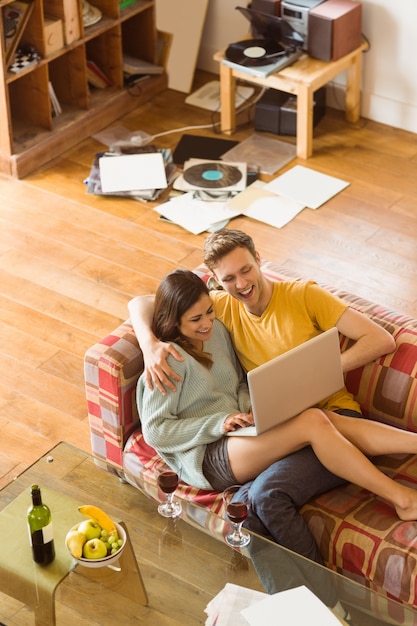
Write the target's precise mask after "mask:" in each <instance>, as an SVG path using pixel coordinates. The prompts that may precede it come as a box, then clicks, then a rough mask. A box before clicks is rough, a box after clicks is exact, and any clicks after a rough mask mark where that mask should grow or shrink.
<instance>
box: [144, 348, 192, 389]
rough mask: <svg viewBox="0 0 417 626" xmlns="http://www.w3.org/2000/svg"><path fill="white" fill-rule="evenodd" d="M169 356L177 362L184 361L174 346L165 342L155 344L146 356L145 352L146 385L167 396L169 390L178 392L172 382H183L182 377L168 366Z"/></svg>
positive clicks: (147, 351)
mask: <svg viewBox="0 0 417 626" xmlns="http://www.w3.org/2000/svg"><path fill="white" fill-rule="evenodd" d="M169 354H171V355H172V356H173V357H174V359H176V360H177V361H183V360H184V359H183V358H182V356H181V354H180V353H179V352H178V350H176V349H175V348H174V346H173V345H171V344H170V343H165V342H163V341H155V342H153V344H152V349H147V350H146V354H145V352H144V360H145V365H144V372H145V377H146V384H147V385H148V387H149V389H153V388H154V386H155V387H157V388H158V389H159V391H160V392H161V393H162V394H163V395H166V390H167V389H169V390H170V391H176V387H175V385H174V383H173V382H172V381H175V380H176V381H178V382H179V381H181V377H180V376H178V374H176V373H175V372H174V370H173V369H171V368H170V366H169V365H168V362H167V359H168V355H169Z"/></svg>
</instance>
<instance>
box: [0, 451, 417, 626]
mask: <svg viewBox="0 0 417 626" xmlns="http://www.w3.org/2000/svg"><path fill="white" fill-rule="evenodd" d="M34 483H37V484H39V485H40V487H41V489H42V494H43V499H44V501H45V502H46V503H47V504H48V505H49V507H50V508H51V511H52V515H53V521H54V530H55V548H56V554H57V556H56V559H55V561H54V562H53V563H52V564H51V565H50V566H47V567H46V568H42V567H40V566H37V565H35V564H34V563H33V561H32V557H31V550H30V547H29V543H28V532H27V528H26V509H27V507H28V505H29V501H30V486H31V485H32V484H34ZM81 504H96V505H97V506H100V507H101V508H102V509H103V510H105V511H106V512H107V513H108V514H109V515H110V516H111V517H112V518H113V519H114V520H115V521H120V522H122V523H123V524H124V526H125V528H126V530H127V534H128V540H127V544H126V548H125V550H124V551H123V554H122V557H121V558H120V560H119V561H118V562H117V563H116V564H115V567H114V568H113V569H110V568H107V567H105V568H100V569H87V568H85V567H82V566H80V565H76V566H75V563H74V560H73V559H72V558H71V556H70V555H69V553H68V551H67V549H66V547H65V543H64V540H65V535H66V532H67V531H68V529H69V528H70V527H71V526H72V525H74V524H76V523H77V522H78V521H81V519H84V518H83V517H82V516H81V514H80V513H79V512H78V511H77V507H78V506H79V505H81ZM207 516H209V518H212V520H211V519H209V523H208V524H207ZM200 520H204V522H205V526H206V529H205V530H203V528H202V527H200V526H199V523H200ZM210 521H212V522H213V523H212V526H213V528H214V527H218V524H216V516H214V515H212V514H210V513H208V512H207V511H206V510H205V509H201V508H199V507H197V506H195V505H193V504H188V503H187V504H185V505H183V514H182V518H181V519H178V520H175V521H173V520H167V519H166V518H163V517H161V516H160V515H159V514H158V512H157V503H156V502H154V501H153V500H151V499H149V498H148V497H146V496H145V495H143V494H142V493H141V492H139V491H138V490H137V489H136V488H134V487H132V486H131V485H129V484H126V483H122V482H120V481H119V480H118V479H117V477H116V476H114V475H112V474H109V473H107V472H105V471H103V470H102V469H100V468H98V467H97V466H96V465H95V463H94V459H93V457H92V456H91V455H89V454H87V453H85V452H83V451H81V450H79V449H78V448H75V447H73V446H71V445H69V444H66V443H60V444H58V445H57V446H55V447H54V448H53V449H52V450H51V451H50V452H48V454H46V455H45V456H43V457H41V458H40V459H39V460H38V461H37V462H36V463H34V464H33V465H32V466H31V467H29V468H28V469H27V470H26V471H25V472H23V473H22V474H21V475H20V476H18V477H17V478H16V479H15V480H14V481H12V482H11V483H9V484H8V485H7V486H6V487H5V488H4V489H2V490H1V491H0V536H1V537H2V542H1V546H2V547H1V548H0V594H1V595H0V621H2V620H3V621H6V623H7V619H6V618H7V614H3V612H2V608H1V607H2V605H5V604H6V605H7V606H12V608H10V612H9V614H8V615H9V617H10V615H11V612H12V611H15V612H18V611H22V612H25V621H24V623H25V624H36V626H49V624H51V625H52V624H55V623H56V624H57V625H58V626H67V625H68V626H70V625H71V626H72V624H79V625H80V626H84V625H85V626H87V625H88V626H107V625H108V626H113V625H114V624H115V623H119V624H121V625H122V626H129V625H130V624H132V625H133V624H138V623H141V624H149V626H155V624H158V626H175V625H176V624H178V625H179V624H181V625H182V626H188V625H189V626H195V625H196V624H204V622H205V619H206V615H205V612H204V610H205V608H206V606H207V604H208V603H209V602H210V600H212V598H214V597H215V596H216V595H217V594H218V593H219V592H220V591H221V590H222V589H223V588H224V587H225V585H226V583H234V584H235V585H239V586H242V587H246V588H249V589H253V590H257V591H263V592H265V591H266V592H268V593H274V592H277V591H283V590H286V589H291V588H294V587H299V586H301V585H304V586H306V587H308V588H309V589H310V590H311V591H313V593H315V595H317V596H318V597H319V598H320V599H321V600H322V601H323V602H325V603H326V604H327V605H329V603H331V602H333V600H334V598H337V599H339V600H340V601H341V602H342V604H343V605H344V606H345V607H346V608H347V609H348V610H349V611H350V613H351V615H352V617H353V619H354V624H355V626H382V624H393V625H400V624H401V625H402V626H405V625H407V626H408V625H410V626H411V625H413V624H415V623H416V624H417V613H416V612H415V611H414V610H412V609H411V608H410V607H405V606H403V605H401V604H398V603H396V602H394V601H391V600H388V599H387V598H385V597H383V596H380V595H379V594H376V593H374V592H371V591H369V590H368V589H366V588H365V587H363V586H361V585H359V584H357V583H355V582H353V581H351V580H349V579H347V578H345V577H343V576H340V575H338V574H336V573H334V572H331V571H329V570H327V569H326V568H324V567H321V566H319V565H317V564H316V563H312V562H311V561H308V560H307V559H304V558H303V557H301V556H299V555H297V554H294V553H292V552H290V551H288V550H286V549H284V548H282V547H280V546H278V545H277V544H275V543H272V542H270V541H268V540H266V539H264V538H262V537H260V536H258V535H255V534H253V533H251V535H252V536H251V542H250V544H249V546H248V548H245V549H244V552H243V553H242V554H241V553H239V552H237V551H236V550H233V549H232V548H230V547H228V546H227V545H226V544H225V543H224V542H223V541H219V540H218V538H215V537H214V536H213V535H212V534H211V533H210V531H209V530H207V528H210ZM6 598H7V599H8V602H7V603H5V602H3V600H4V599H6ZM28 608H30V609H31V612H30V613H28ZM13 623H15V622H13ZM16 623H20V621H19V620H17V621H16ZM342 623H343V622H342Z"/></svg>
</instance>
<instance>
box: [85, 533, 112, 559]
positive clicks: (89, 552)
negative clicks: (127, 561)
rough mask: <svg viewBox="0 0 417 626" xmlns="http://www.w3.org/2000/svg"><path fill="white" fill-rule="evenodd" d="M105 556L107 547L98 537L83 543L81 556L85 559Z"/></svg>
mask: <svg viewBox="0 0 417 626" xmlns="http://www.w3.org/2000/svg"><path fill="white" fill-rule="evenodd" d="M105 556H107V547H106V544H105V543H104V541H102V540H101V539H98V538H97V537H96V538H95V539H89V540H88V541H87V542H86V543H85V544H84V545H83V557H84V558H85V559H103V558H104V557H105Z"/></svg>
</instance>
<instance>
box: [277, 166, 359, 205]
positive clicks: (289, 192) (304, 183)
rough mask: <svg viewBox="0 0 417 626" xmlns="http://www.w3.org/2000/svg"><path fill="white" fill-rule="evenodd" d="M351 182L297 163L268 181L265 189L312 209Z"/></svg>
mask: <svg viewBox="0 0 417 626" xmlns="http://www.w3.org/2000/svg"><path fill="white" fill-rule="evenodd" d="M349 184H350V183H348V182H346V181H344V180H341V179H339V178H334V177H333V176H328V175H327V174H322V173H321V172H316V171H315V170H312V169H309V168H308V167H304V166H303V165H296V166H295V167H293V168H292V169H290V170H288V172H285V174H281V176H277V178H274V179H273V180H271V182H269V183H267V185H265V189H267V190H269V191H274V192H275V193H277V194H279V195H282V196H285V197H286V198H290V199H291V200H294V201H296V202H300V203H301V204H303V205H304V206H306V207H309V208H310V209H318V208H319V207H320V206H321V205H322V204H324V203H325V202H327V200H330V198H332V197H333V196H335V195H336V194H337V193H339V192H340V191H342V190H343V189H345V187H348V186H349Z"/></svg>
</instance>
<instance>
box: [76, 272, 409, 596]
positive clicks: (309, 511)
mask: <svg viewBox="0 0 417 626" xmlns="http://www.w3.org/2000/svg"><path fill="white" fill-rule="evenodd" d="M262 270H263V272H264V273H265V274H266V275H267V276H268V277H269V278H271V279H273V280H294V279H296V280H303V279H304V278H305V277H303V276H299V275H295V274H294V273H292V272H290V271H288V270H286V269H285V268H281V267H279V266H277V265H275V264H273V263H271V262H268V261H266V262H263V265H262ZM195 271H196V273H198V274H199V275H200V276H201V277H202V278H204V279H207V278H208V276H207V272H206V269H205V268H204V266H200V267H198V268H196V270H195ZM322 286H323V287H325V288H326V289H328V290H329V291H331V292H332V293H334V294H335V295H337V296H339V297H340V298H342V299H343V300H344V301H346V302H348V303H349V304H350V306H351V307H352V308H354V309H356V310H358V311H361V312H362V313H364V314H366V315H368V316H369V317H370V318H371V319H373V320H374V321H375V322H377V323H378V324H381V325H382V326H384V327H385V328H386V329H387V330H389V332H390V333H391V334H392V335H393V336H394V337H395V339H396V342H397V348H396V350H395V352H394V353H393V354H391V355H387V356H384V357H382V358H380V359H378V360H376V361H375V362H372V363H370V364H367V365H366V366H364V367H362V368H359V369H357V370H355V371H353V372H350V373H349V374H348V375H347V387H348V389H349V390H350V391H351V392H352V393H353V394H354V395H355V397H356V399H357V400H358V401H359V403H360V405H361V407H362V410H363V412H364V415H365V416H367V417H368V418H369V419H375V420H379V421H383V422H385V423H389V424H393V425H395V426H398V427H400V428H405V429H408V430H413V431H417V381H416V378H417V321H416V320H412V319H410V318H408V317H406V316H404V315H400V314H398V313H396V312H394V311H390V310H388V309H386V308H384V307H381V306H379V305H377V304H374V303H372V302H369V301H367V300H364V299H362V298H358V297H356V296H354V295H352V294H349V293H346V292H344V291H340V290H337V289H334V288H332V287H329V286H327V285H322ZM348 345H349V342H348V340H347V339H346V338H345V337H341V347H342V350H343V349H346V347H348ZM142 368H143V360H142V353H141V351H140V348H139V346H138V344H137V341H136V337H135V335H134V333H133V329H132V326H131V324H130V322H129V320H128V321H126V322H124V323H123V324H122V325H121V326H119V328H117V329H116V330H115V331H113V333H111V334H110V335H109V336H108V337H106V338H105V339H103V340H102V341H100V342H99V343H98V344H96V345H95V346H93V347H92V348H90V349H89V350H88V351H87V353H86V355H85V386H86V395H87V406H88V415H89V422H90V432H91V447H92V452H93V455H94V457H95V458H96V462H97V464H99V465H100V466H102V467H103V468H105V469H107V470H109V471H112V472H115V473H117V474H118V475H119V476H123V477H124V478H125V479H126V480H127V481H128V482H129V483H131V484H133V485H134V486H136V487H137V488H139V489H141V490H142V491H144V493H146V494H147V495H148V496H149V497H151V498H153V499H156V500H158V499H160V498H159V494H158V487H157V484H156V479H155V468H158V467H161V466H163V461H162V460H161V459H160V458H159V457H158V455H157V454H156V452H155V450H153V449H152V448H150V447H149V446H148V445H147V444H146V443H145V441H144V440H143V437H142V434H141V431H140V422H139V416H138V413H137V408H136V402H135V390H136V382H137V378H138V376H139V374H140V372H141V370H142ZM375 463H376V464H377V465H378V466H379V467H380V468H381V469H382V470H383V471H384V472H386V473H387V474H389V475H390V476H392V477H393V478H395V479H396V480H399V481H401V482H403V483H405V484H409V485H411V486H413V487H415V488H416V489H417V458H415V457H413V456H407V455H393V456H386V457H378V458H377V459H375ZM177 493H178V496H179V497H181V498H182V499H183V500H184V502H186V501H187V500H192V501H193V502H195V503H196V504H199V505H200V506H201V509H199V511H200V512H201V516H199V517H198V519H196V520H195V522H196V523H197V524H198V525H200V526H202V527H203V528H206V529H207V530H209V531H210V532H213V533H215V534H217V535H219V537H221V536H222V534H223V531H224V529H223V523H222V520H221V516H222V513H223V511H222V501H221V496H220V494H218V493H215V492H211V491H202V490H198V489H195V488H193V487H190V486H188V485H185V484H182V485H181V487H180V489H179V490H178V492H177ZM207 508H208V509H210V510H211V511H213V512H214V513H217V514H218V515H219V516H220V517H219V518H217V521H216V518H214V520H213V519H211V523H214V525H215V527H214V528H208V523H209V521H208V519H207V516H205V515H204V510H205V509H207ZM301 512H302V514H303V516H304V517H305V519H306V520H307V522H308V524H309V527H310V529H311V531H312V533H313V535H314V536H315V538H316V541H317V543H318V545H319V546H320V550H321V552H322V554H323V558H324V560H325V563H326V565H327V566H328V567H330V568H332V569H334V570H336V571H338V572H340V573H343V574H344V575H346V576H348V577H350V578H353V579H355V580H358V581H360V582H362V583H363V584H367V585H368V586H369V587H370V588H372V589H375V590H377V591H379V592H380V593H385V594H386V595H388V596H391V597H394V598H396V599H398V600H401V601H403V602H405V603H408V604H412V605H414V606H416V607H417V583H416V580H417V523H416V522H401V521H400V520H399V519H398V518H397V516H396V514H395V511H394V509H392V507H390V506H389V505H388V504H386V503H385V502H383V501H381V500H379V499H378V498H377V497H375V496H374V495H373V494H370V493H368V492H367V491H365V490H363V489H360V488H358V487H356V486H354V485H346V486H343V487H341V488H338V489H335V490H333V491H331V492H328V493H325V494H323V495H322V496H320V497H319V498H317V499H316V500H314V501H312V502H309V503H308V504H307V505H305V506H304V507H303V509H302V511H301Z"/></svg>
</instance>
